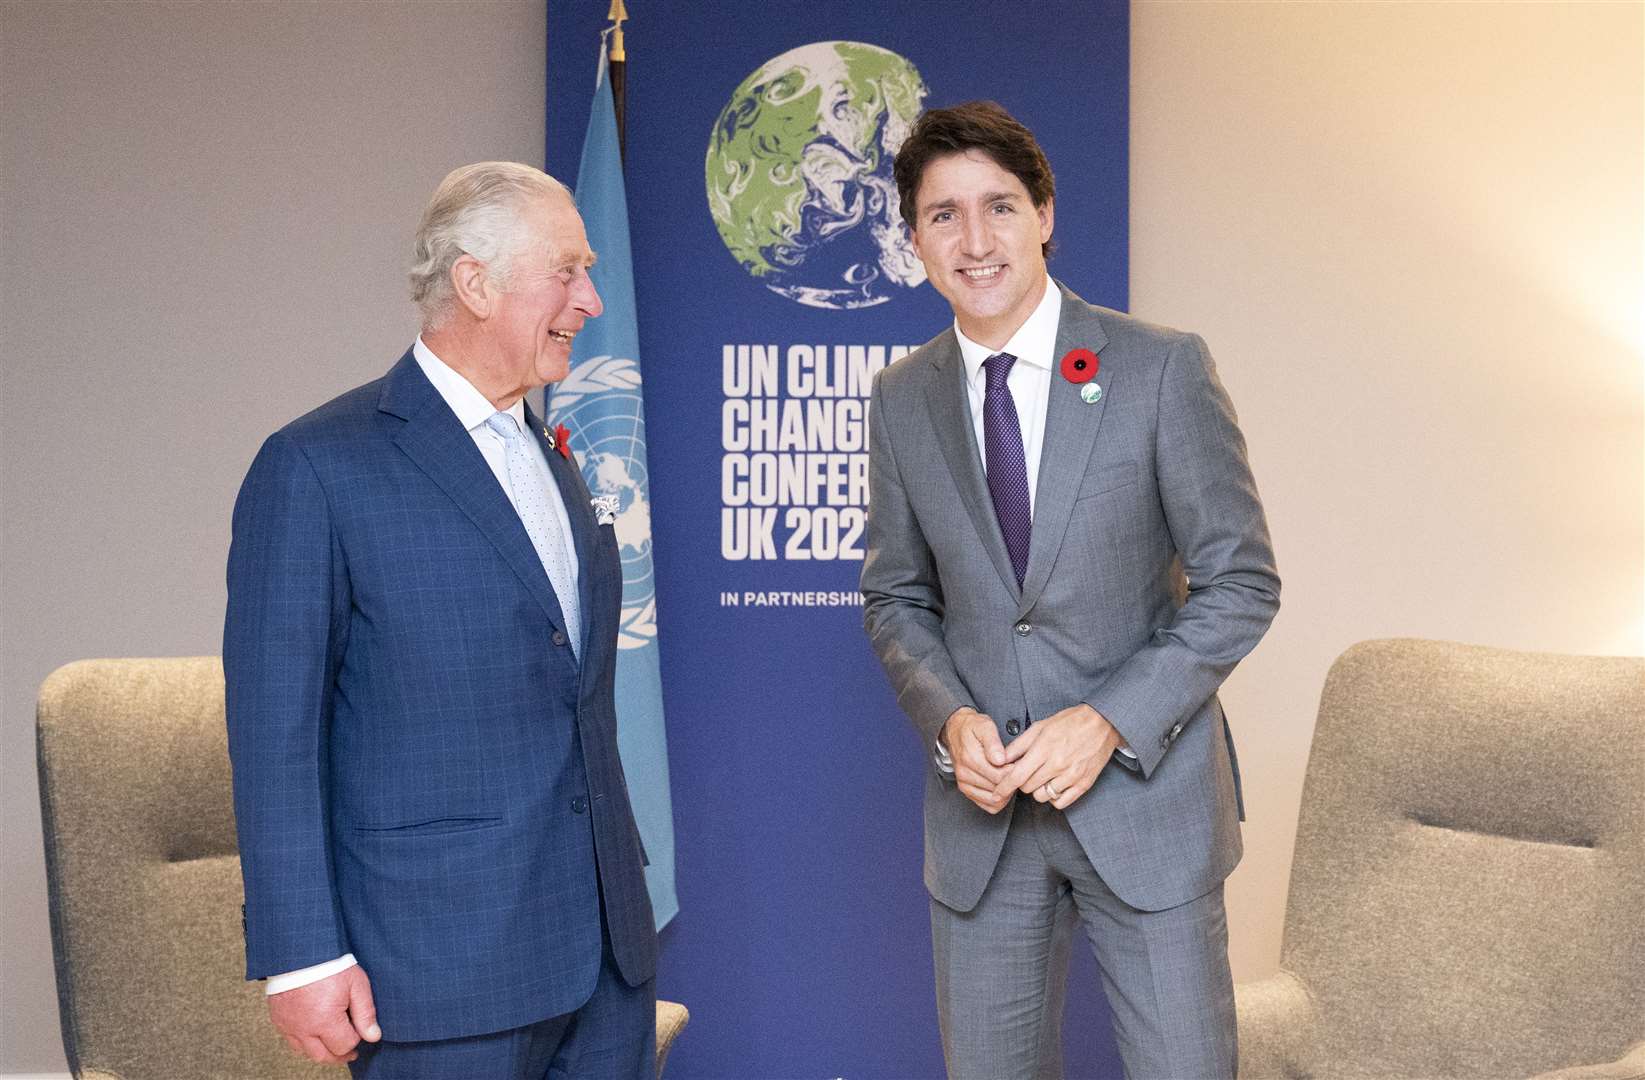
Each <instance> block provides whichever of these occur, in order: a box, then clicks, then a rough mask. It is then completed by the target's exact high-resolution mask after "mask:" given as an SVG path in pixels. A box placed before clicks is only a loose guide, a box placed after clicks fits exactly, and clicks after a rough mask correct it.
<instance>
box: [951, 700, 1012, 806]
mask: <svg viewBox="0 0 1645 1080" xmlns="http://www.w3.org/2000/svg"><path fill="white" fill-rule="evenodd" d="M942 741H943V744H944V745H946V746H947V747H948V753H949V756H951V757H952V758H953V759H954V783H955V784H957V785H958V786H959V789H960V794H962V795H964V796H965V797H966V798H967V799H970V800H971V801H972V802H974V803H976V804H977V805H978V806H980V807H982V808H983V809H984V810H986V811H988V812H989V813H990V814H997V813H999V812H1000V811H1001V810H1003V809H1005V804H1006V803H1007V802H1009V801H1010V799H1011V793H1012V788H1010V787H1002V786H1001V780H1002V779H1003V778H1004V776H1005V762H1006V757H1005V747H1003V746H1001V745H1000V733H999V729H998V728H996V727H995V726H994V721H993V720H992V719H991V718H990V717H988V716H986V715H984V714H982V713H980V712H978V711H977V710H975V709H973V708H970V707H966V708H962V709H956V710H955V711H954V714H953V715H952V716H950V717H949V718H948V722H947V723H946V724H944V725H943V727H942Z"/></svg>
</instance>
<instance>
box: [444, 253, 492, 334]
mask: <svg viewBox="0 0 1645 1080" xmlns="http://www.w3.org/2000/svg"><path fill="white" fill-rule="evenodd" d="M451 292H452V295H453V296H455V297H456V298H457V303H459V304H461V305H462V306H463V307H464V308H466V309H467V310H468V313H469V314H470V315H472V316H474V318H476V319H479V320H482V321H483V320H485V319H487V318H489V317H490V315H491V310H492V307H493V305H494V304H495V303H496V287H495V286H494V285H492V283H491V275H490V274H488V273H487V272H486V264H485V263H483V262H481V261H480V260H479V259H476V258H475V257H474V256H472V255H469V254H468V253H466V252H465V253H464V254H462V255H459V256H458V257H457V261H456V262H454V263H452V264H451Z"/></svg>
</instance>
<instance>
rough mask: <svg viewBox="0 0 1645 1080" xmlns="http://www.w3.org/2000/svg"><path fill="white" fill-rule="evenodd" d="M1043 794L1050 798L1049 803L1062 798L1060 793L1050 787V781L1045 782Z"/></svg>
mask: <svg viewBox="0 0 1645 1080" xmlns="http://www.w3.org/2000/svg"><path fill="white" fill-rule="evenodd" d="M1045 793H1046V794H1047V795H1049V796H1051V801H1052V802H1056V801H1057V800H1058V799H1060V798H1062V792H1060V791H1058V790H1057V789H1056V788H1054V787H1052V786H1051V781H1049V780H1047V781H1046V782H1045Z"/></svg>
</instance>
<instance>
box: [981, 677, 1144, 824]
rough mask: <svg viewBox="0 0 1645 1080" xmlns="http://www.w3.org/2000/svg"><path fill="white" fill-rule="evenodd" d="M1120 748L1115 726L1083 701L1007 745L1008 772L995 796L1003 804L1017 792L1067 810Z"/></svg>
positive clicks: (1045, 720) (1035, 724)
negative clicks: (1004, 800)
mask: <svg viewBox="0 0 1645 1080" xmlns="http://www.w3.org/2000/svg"><path fill="white" fill-rule="evenodd" d="M1124 743H1125V739H1124V738H1123V737H1122V736H1121V735H1120V733H1119V732H1118V731H1117V730H1116V729H1115V728H1114V725H1113V724H1110V723H1109V722H1108V720H1107V719H1106V718H1105V717H1104V716H1103V715H1102V714H1101V713H1099V712H1098V711H1097V710H1095V709H1093V708H1092V707H1091V706H1089V705H1087V704H1085V703H1084V702H1083V701H1082V702H1080V703H1079V704H1078V705H1073V706H1070V707H1069V708H1066V709H1064V710H1062V711H1061V712H1058V713H1052V714H1051V715H1050V716H1047V717H1046V718H1045V719H1044V720H1040V721H1037V722H1036V723H1034V724H1031V725H1030V726H1029V728H1028V730H1027V731H1025V732H1023V733H1022V734H1021V735H1020V736H1018V737H1017V738H1015V739H1013V740H1012V741H1011V745H1010V746H1007V747H1006V748H1005V759H1006V761H1007V762H1008V763H1009V764H1010V767H1009V768H1008V769H1006V770H1005V773H1004V775H1003V776H1002V777H1001V778H1000V781H999V784H998V786H997V788H996V794H997V795H999V797H1000V798H1001V799H1006V798H1010V797H1011V795H1012V794H1013V793H1014V792H1018V791H1021V792H1022V793H1023V794H1025V795H1033V796H1034V798H1035V800H1036V801H1038V802H1049V803H1050V804H1051V805H1052V806H1055V807H1056V808H1057V809H1058V810H1066V809H1068V808H1069V807H1070V806H1072V805H1074V803H1076V802H1078V801H1079V798H1080V796H1081V795H1084V794H1085V793H1086V792H1087V791H1090V790H1091V785H1092V784H1094V783H1096V782H1097V774H1098V773H1100V772H1102V768H1103V766H1104V765H1107V764H1108V759H1109V758H1110V757H1112V756H1113V755H1114V751H1115V750H1117V749H1119V747H1121V746H1122V745H1124ZM1047 785H1049V787H1047ZM1002 805H1003V803H1002Z"/></svg>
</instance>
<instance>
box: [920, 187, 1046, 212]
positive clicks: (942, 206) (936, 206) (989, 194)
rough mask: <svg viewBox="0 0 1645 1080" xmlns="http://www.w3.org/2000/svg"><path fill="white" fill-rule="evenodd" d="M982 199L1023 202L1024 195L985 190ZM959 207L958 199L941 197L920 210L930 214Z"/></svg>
mask: <svg viewBox="0 0 1645 1080" xmlns="http://www.w3.org/2000/svg"><path fill="white" fill-rule="evenodd" d="M981 201H982V202H984V203H994V202H1002V201H1003V202H1013V203H1015V202H1021V201H1022V196H1021V195H1019V194H1017V193H1016V192H1014V191H985V192H983V195H982V199H981ZM959 208H960V201H959V200H958V199H940V200H938V201H937V202H933V203H926V204H925V206H924V207H922V208H921V211H920V212H921V213H924V214H929V213H931V212H932V211H933V210H958V209H959Z"/></svg>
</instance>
